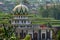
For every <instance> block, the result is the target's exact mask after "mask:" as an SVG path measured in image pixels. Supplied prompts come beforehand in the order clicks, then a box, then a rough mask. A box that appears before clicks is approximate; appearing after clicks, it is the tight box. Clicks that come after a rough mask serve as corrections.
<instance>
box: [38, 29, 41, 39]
mask: <svg viewBox="0 0 60 40" xmlns="http://www.w3.org/2000/svg"><path fill="white" fill-rule="evenodd" d="M38 40H41V29H40V30H39V39H38Z"/></svg>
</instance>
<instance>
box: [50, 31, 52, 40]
mask: <svg viewBox="0 0 60 40" xmlns="http://www.w3.org/2000/svg"><path fill="white" fill-rule="evenodd" d="M50 40H52V30H51V31H50Z"/></svg>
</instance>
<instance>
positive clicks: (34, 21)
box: [11, 4, 52, 40]
mask: <svg viewBox="0 0 60 40" xmlns="http://www.w3.org/2000/svg"><path fill="white" fill-rule="evenodd" d="M12 18H13V19H12V20H11V24H12V25H13V27H16V28H15V33H16V35H20V36H21V38H24V37H25V36H26V34H30V35H31V38H32V39H33V40H52V30H51V28H50V27H48V26H46V24H47V23H48V20H50V19H48V18H47V19H46V18H40V17H39V16H37V15H35V14H33V13H29V9H28V7H27V6H25V5H23V4H20V5H17V6H16V7H15V8H14V9H13V17H12ZM42 24H43V25H42Z"/></svg>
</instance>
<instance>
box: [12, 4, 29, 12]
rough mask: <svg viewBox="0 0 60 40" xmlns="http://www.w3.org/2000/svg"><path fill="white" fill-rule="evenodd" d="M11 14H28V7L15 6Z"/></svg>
mask: <svg viewBox="0 0 60 40" xmlns="http://www.w3.org/2000/svg"><path fill="white" fill-rule="evenodd" d="M13 12H15V13H27V12H28V7H27V6H25V5H22V4H20V5H17V6H16V7H15V8H14V9H13Z"/></svg>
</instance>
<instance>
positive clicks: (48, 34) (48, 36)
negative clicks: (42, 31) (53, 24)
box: [46, 29, 50, 40]
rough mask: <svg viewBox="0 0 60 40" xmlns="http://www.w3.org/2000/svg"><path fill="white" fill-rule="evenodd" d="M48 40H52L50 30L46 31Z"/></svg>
mask: <svg viewBox="0 0 60 40" xmlns="http://www.w3.org/2000/svg"><path fill="white" fill-rule="evenodd" d="M46 40H50V30H49V29H47V31H46Z"/></svg>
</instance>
